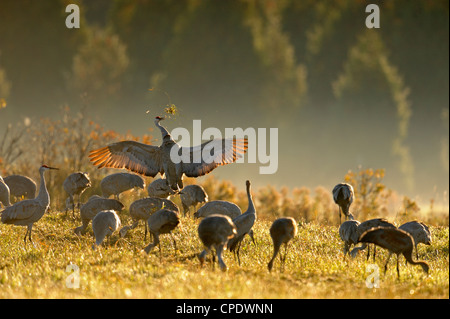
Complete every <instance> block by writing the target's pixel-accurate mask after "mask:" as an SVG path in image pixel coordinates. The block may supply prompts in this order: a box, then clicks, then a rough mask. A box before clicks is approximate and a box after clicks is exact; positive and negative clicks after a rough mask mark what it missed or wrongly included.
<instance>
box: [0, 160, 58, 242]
mask: <svg viewBox="0 0 450 319" xmlns="http://www.w3.org/2000/svg"><path fill="white" fill-rule="evenodd" d="M51 169H57V168H54V167H49V166H47V165H42V166H41V167H40V168H39V175H40V177H41V181H40V186H39V193H38V195H37V197H36V198H34V199H26V200H23V201H20V202H17V203H15V204H14V205H12V206H8V207H6V209H5V210H3V212H2V217H1V221H2V223H4V224H13V225H19V226H27V232H26V233H25V237H24V238H23V240H24V242H25V244H26V243H27V236H28V239H29V240H30V242H31V243H32V244H33V246H34V243H33V240H32V239H31V229H32V228H33V224H34V223H35V222H37V221H38V220H40V219H41V218H42V216H44V214H45V213H46V212H47V210H48V208H49V207H50V195H49V194H48V190H47V187H46V185H45V177H44V173H45V172H46V171H48V170H51Z"/></svg>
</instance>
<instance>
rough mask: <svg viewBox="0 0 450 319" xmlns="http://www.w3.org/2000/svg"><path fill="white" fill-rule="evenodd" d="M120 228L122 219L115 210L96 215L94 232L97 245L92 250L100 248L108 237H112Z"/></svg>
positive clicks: (93, 225) (93, 223) (93, 226)
mask: <svg viewBox="0 0 450 319" xmlns="http://www.w3.org/2000/svg"><path fill="white" fill-rule="evenodd" d="M119 227H120V218H119V216H118V215H117V214H116V212H115V211H113V210H105V211H101V212H99V213H98V214H97V215H95V217H94V219H93V220H92V230H93V231H94V237H95V243H94V244H93V245H92V249H93V250H95V249H96V248H97V246H100V245H101V244H102V242H103V240H104V239H105V237H106V236H109V238H111V235H112V234H113V233H114V232H115V231H116V230H117V229H118V228H119Z"/></svg>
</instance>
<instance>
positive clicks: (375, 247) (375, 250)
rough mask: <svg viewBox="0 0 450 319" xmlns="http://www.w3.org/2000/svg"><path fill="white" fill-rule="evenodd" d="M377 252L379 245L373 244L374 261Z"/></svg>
mask: <svg viewBox="0 0 450 319" xmlns="http://www.w3.org/2000/svg"><path fill="white" fill-rule="evenodd" d="M376 254H377V245H373V262H375V255H376Z"/></svg>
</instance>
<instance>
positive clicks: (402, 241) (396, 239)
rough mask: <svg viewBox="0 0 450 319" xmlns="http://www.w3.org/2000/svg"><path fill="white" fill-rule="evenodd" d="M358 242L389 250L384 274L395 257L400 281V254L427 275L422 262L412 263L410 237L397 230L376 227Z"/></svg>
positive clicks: (425, 265) (426, 269)
mask: <svg viewBox="0 0 450 319" xmlns="http://www.w3.org/2000/svg"><path fill="white" fill-rule="evenodd" d="M359 241H360V242H362V243H373V244H375V245H377V246H380V247H382V248H385V249H387V250H389V256H388V258H387V260H386V263H385V265H384V272H385V273H386V270H387V266H388V262H389V259H390V258H391V255H392V254H396V255H397V276H398V278H399V279H400V270H399V262H398V258H399V255H400V254H403V256H405V258H406V261H407V262H409V263H410V264H412V265H420V266H421V267H422V269H423V271H424V272H425V273H426V274H428V271H429V266H428V264H427V263H426V262H424V261H420V260H419V261H414V260H413V259H412V252H413V247H414V239H413V238H412V236H411V235H410V234H409V233H407V232H406V231H403V230H401V229H397V228H388V227H376V228H372V229H370V230H368V231H366V232H365V233H363V234H362V235H361V237H359Z"/></svg>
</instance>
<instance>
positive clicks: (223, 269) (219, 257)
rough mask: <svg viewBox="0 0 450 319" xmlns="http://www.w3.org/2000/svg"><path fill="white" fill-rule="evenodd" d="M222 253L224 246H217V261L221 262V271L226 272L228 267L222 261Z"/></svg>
mask: <svg viewBox="0 0 450 319" xmlns="http://www.w3.org/2000/svg"><path fill="white" fill-rule="evenodd" d="M222 252H223V245H217V246H216V253H217V259H218V260H219V266H220V270H222V271H226V270H227V265H225V262H224V261H223V259H222Z"/></svg>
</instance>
